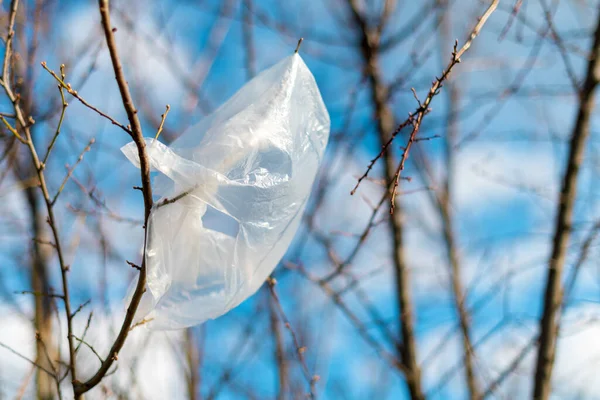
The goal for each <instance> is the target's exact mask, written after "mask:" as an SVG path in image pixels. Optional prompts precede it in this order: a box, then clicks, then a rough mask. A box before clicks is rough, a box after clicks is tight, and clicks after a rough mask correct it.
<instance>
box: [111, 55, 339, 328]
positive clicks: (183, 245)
mask: <svg viewBox="0 0 600 400" xmlns="http://www.w3.org/2000/svg"><path fill="white" fill-rule="evenodd" d="M329 128H330V121H329V114H328V113H327V109H326V108H325V105H324V104H323V100H322V98H321V95H320V93H319V89H318V87H317V85H316V82H315V79H314V77H313V75H312V74H311V72H310V71H309V69H308V68H307V66H306V64H305V63H304V61H303V60H302V58H301V57H300V56H299V55H298V54H294V55H292V56H289V57H287V58H285V59H283V60H282V61H280V62H279V63H277V64H276V65H274V66H272V67H271V68H269V69H267V70H265V71H263V72H262V73H260V74H259V75H257V76H256V77H255V78H254V79H252V80H251V81H250V82H248V83H247V84H246V85H244V86H243V87H242V88H241V89H240V90H239V91H238V92H237V93H236V94H235V95H234V96H233V97H231V98H230V99H229V100H228V101H227V102H226V103H225V104H223V105H222V106H221V107H220V108H218V109H217V110H216V111H215V112H214V113H213V114H212V115H210V116H208V117H206V118H204V119H203V120H202V121H201V122H200V123H199V124H198V125H196V126H193V127H192V128H190V129H188V130H187V131H186V132H184V133H183V134H182V135H181V136H180V137H179V138H178V139H177V140H175V141H174V142H173V143H172V144H171V145H170V146H166V145H164V144H162V143H160V142H159V141H157V140H154V139H146V145H147V153H148V157H149V159H150V163H151V167H152V169H153V170H154V171H158V172H159V174H158V175H157V176H156V177H155V178H154V182H153V188H154V193H155V194H157V195H159V196H160V197H161V199H160V200H158V201H156V202H155V205H154V207H153V209H152V212H151V215H150V220H149V225H148V229H147V237H146V267H147V290H146V292H145V293H144V295H143V297H142V303H141V304H140V307H139V308H138V311H137V313H136V318H135V319H136V321H140V320H142V319H145V320H146V321H149V322H147V323H146V326H147V327H148V328H150V329H153V330H166V329H179V328H184V327H188V326H193V325H197V324H200V323H202V322H204V321H206V320H208V319H214V318H217V317H219V316H221V315H223V314H225V313H226V312H228V311H229V310H231V309H232V308H234V307H236V306H237V305H239V304H240V303H241V302H243V301H244V300H246V299H247V298H248V297H249V296H251V295H252V294H254V293H255V292H256V291H257V290H258V289H259V287H260V286H261V285H262V284H263V283H264V282H265V280H266V278H267V277H268V276H269V275H270V274H271V273H272V272H273V270H274V268H275V267H276V265H277V264H278V263H279V261H280V260H281V258H282V257H283V255H284V253H285V252H286V250H287V248H288V247H289V245H290V243H291V241H292V239H293V237H294V235H295V233H296V231H297V229H298V227H299V225H300V223H301V218H302V214H303V211H304V208H305V205H306V202H307V200H308V197H309V195H310V191H311V188H312V185H313V182H314V179H315V176H316V173H317V170H318V168H319V165H320V163H321V159H322V157H323V153H324V151H325V146H326V144H327V140H328V137H329ZM121 150H122V151H123V153H124V154H125V156H126V157H127V158H128V159H129V160H130V161H131V162H132V163H133V164H134V165H136V166H137V167H139V159H138V152H137V148H136V146H135V144H134V143H133V142H132V143H129V144H127V145H125V146H123V148H122V149H121Z"/></svg>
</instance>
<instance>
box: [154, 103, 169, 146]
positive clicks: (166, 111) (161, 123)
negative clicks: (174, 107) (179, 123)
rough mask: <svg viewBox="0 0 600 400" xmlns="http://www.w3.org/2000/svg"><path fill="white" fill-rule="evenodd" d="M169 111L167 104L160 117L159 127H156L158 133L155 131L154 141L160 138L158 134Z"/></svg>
mask: <svg viewBox="0 0 600 400" xmlns="http://www.w3.org/2000/svg"><path fill="white" fill-rule="evenodd" d="M170 109H171V106H170V105H168V104H167V107H166V110H165V112H164V113H163V114H161V116H160V125H159V126H158V131H156V136H154V140H158V137H159V136H160V134H161V132H162V130H163V126H164V125H165V120H166V119H167V115H169V110H170Z"/></svg>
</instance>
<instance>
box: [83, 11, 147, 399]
mask: <svg viewBox="0 0 600 400" xmlns="http://www.w3.org/2000/svg"><path fill="white" fill-rule="evenodd" d="M98 5H99V9H100V16H101V19H102V29H103V30H104V35H105V37H106V43H107V46H108V50H109V53H110V58H111V62H112V66H113V69H114V72H115V77H116V80H117V84H118V86H119V92H120V93H121V99H122V101H123V107H124V108H125V111H126V113H127V118H128V120H129V124H130V126H131V137H132V138H133V141H134V142H135V144H136V147H137V149H138V157H139V160H140V174H141V181H142V194H143V197H144V226H145V227H147V226H148V218H149V216H150V211H151V209H152V204H153V201H152V187H151V186H150V163H149V160H148V155H147V153H146V144H145V142H144V137H143V134H142V127H141V124H140V120H139V118H138V116H137V110H136V109H135V106H134V103H133V100H132V97H131V94H130V93H129V87H128V85H127V80H126V79H125V75H124V73H123V68H122V66H121V60H120V59H119V54H118V51H117V44H116V40H115V37H114V29H113V28H112V26H111V23H110V10H109V2H108V0H99V1H98ZM144 237H145V236H144ZM145 240H146V239H144V254H143V255H142V265H141V267H140V268H141V269H140V275H139V278H138V282H137V285H136V288H135V291H134V293H133V296H132V299H131V303H130V304H129V307H128V308H127V312H126V314H125V319H124V321H123V324H122V325H121V329H120V330H119V334H118V336H117V338H116V339H115V341H114V343H113V345H112V347H111V349H110V351H109V353H108V354H109V356H108V357H106V359H105V360H104V361H103V362H102V364H101V366H100V368H98V371H97V372H96V373H95V374H94V375H93V376H92V377H91V378H90V379H89V380H87V381H86V382H83V383H81V382H75V383H74V384H73V389H74V391H75V398H77V399H79V398H81V396H82V394H83V393H85V392H87V391H88V390H90V389H91V388H93V387H94V386H96V385H97V384H98V383H100V381H101V380H102V378H103V377H104V376H105V375H106V374H107V373H108V370H109V368H110V367H111V365H112V363H113V362H114V361H116V359H117V355H118V353H119V352H120V351H121V348H122V347H123V345H124V344H125V339H126V338H127V335H128V333H129V331H130V326H131V323H132V322H133V318H134V316H135V312H136V310H137V308H138V306H139V304H140V301H141V299H142V295H143V294H144V290H145V287H146V243H145Z"/></svg>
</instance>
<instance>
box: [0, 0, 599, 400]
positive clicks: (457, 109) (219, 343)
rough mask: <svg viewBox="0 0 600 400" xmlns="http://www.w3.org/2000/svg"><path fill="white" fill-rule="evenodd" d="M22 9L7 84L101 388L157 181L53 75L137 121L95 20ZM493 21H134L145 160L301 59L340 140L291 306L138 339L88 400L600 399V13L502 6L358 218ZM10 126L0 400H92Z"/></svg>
mask: <svg viewBox="0 0 600 400" xmlns="http://www.w3.org/2000/svg"><path fill="white" fill-rule="evenodd" d="M15 3H18V4H17V6H18V7H17V8H14V6H15ZM0 4H1V7H0V32H1V36H2V52H1V53H0V54H1V55H2V60H4V59H5V55H6V52H7V43H8V40H7V38H8V32H9V28H8V27H9V25H10V23H11V20H12V23H14V28H13V29H14V32H15V33H14V36H13V37H12V38H11V39H10V40H11V45H12V49H13V51H12V53H11V54H10V57H9V60H8V62H7V63H6V64H5V65H7V66H8V69H9V70H10V76H7V75H6V73H3V83H4V84H5V85H9V86H11V87H12V91H13V92H14V94H15V95H16V96H17V99H16V103H18V104H19V106H20V107H21V108H22V110H24V113H25V115H27V116H31V117H32V118H33V120H35V123H34V124H33V125H31V122H28V125H29V126H28V127H27V129H29V130H30V132H31V140H32V143H33V144H34V146H35V148H37V149H38V152H39V153H40V155H41V156H40V158H43V156H44V155H45V154H46V151H47V149H48V148H49V147H52V151H51V153H50V156H49V157H48V159H47V160H46V161H45V167H44V171H43V174H44V176H45V179H46V185H47V187H48V190H49V192H50V197H51V198H52V197H53V196H54V194H55V193H59V196H58V197H57V198H56V202H55V203H53V205H52V209H53V212H54V220H55V224H54V226H55V228H56V229H57V231H58V235H59V237H60V239H61V243H62V247H63V248H62V253H63V255H64V264H65V265H68V273H67V275H68V285H69V289H70V300H71V308H72V310H73V311H75V310H78V312H77V314H76V315H75V316H74V317H73V318H72V324H73V333H74V335H75V336H77V337H78V338H80V339H81V340H83V342H79V341H78V342H76V343H77V344H80V347H78V351H77V368H78V375H79V377H80V379H82V377H83V379H85V378H87V377H89V376H91V375H93V374H94V373H95V372H96V370H97V369H98V367H99V366H100V364H101V362H102V360H104V359H105V358H107V357H110V356H109V355H108V351H109V349H110V346H111V344H112V342H113V341H114V339H115V337H116V336H117V333H118V331H119V328H120V327H121V324H122V321H123V318H124V315H125V308H126V302H125V300H124V297H125V295H126V293H127V290H128V288H129V287H130V285H131V282H132V281H135V279H136V278H137V276H138V273H139V272H138V271H137V270H136V269H135V268H132V267H130V266H129V265H128V264H127V263H126V260H129V261H132V262H134V263H137V264H139V263H140V262H141V255H142V248H143V240H144V229H143V221H144V203H143V199H142V195H141V193H140V191H138V190H134V189H133V187H134V186H141V185H140V173H139V170H138V169H136V168H134V167H133V166H132V165H131V164H130V163H129V161H127V160H126V158H125V157H124V156H123V154H122V153H121V152H120V151H119V149H120V147H121V146H123V145H124V144H126V143H128V142H129V141H130V140H131V138H130V137H129V135H128V134H127V133H126V132H124V131H123V130H122V129H120V128H119V127H118V126H116V125H114V124H112V123H111V122H110V121H109V120H108V119H106V118H103V117H102V116H101V115H99V114H98V113H97V112H95V111H93V110H91V109H90V108H88V107H86V106H84V105H83V104H82V103H81V102H79V101H78V100H77V99H75V98H74V97H73V96H71V95H70V94H69V93H67V92H66V89H63V90H62V95H64V96H65V101H66V102H67V103H68V107H66V108H65V107H63V100H62V98H61V91H60V90H59V89H58V88H57V81H56V80H55V79H54V78H53V77H52V76H51V75H50V73H48V72H47V71H46V70H44V68H43V67H42V66H41V65H40V63H41V62H42V61H45V62H46V63H47V67H48V68H49V69H50V70H53V71H55V72H56V74H58V75H60V65H61V64H64V65H65V67H64V73H65V76H66V77H65V78H64V81H65V82H68V83H70V85H71V87H72V88H73V89H74V90H76V91H77V93H78V94H79V96H80V97H81V98H83V99H85V101H87V102H88V103H89V104H90V105H92V106H94V107H96V108H97V109H98V110H101V111H102V112H103V113H105V114H107V115H109V116H110V117H112V118H113V119H114V120H116V121H118V122H119V123H122V124H124V125H128V123H129V122H128V117H127V114H126V112H125V109H124V106H123V102H122V100H121V96H120V94H119V89H118V86H117V83H116V81H115V74H114V71H113V66H112V64H111V59H110V57H109V52H108V49H107V46H106V40H105V33H104V32H103V30H102V25H101V23H100V12H99V8H98V4H97V3H96V2H93V1H56V0H21V1H20V2H16V1H14V0H13V1H12V2H11V1H7V0H5V1H2V2H0ZM490 4H492V1H490V0H486V1H483V0H481V1H478V0H422V1H402V0H377V1H375V0H373V1H370V0H348V1H345V0H300V1H292V2H281V1H277V0H223V1H205V0H198V1H175V0H170V1H123V0H121V1H113V2H112V3H111V9H110V13H111V17H112V26H113V27H114V28H115V29H116V30H114V32H113V33H114V36H115V38H116V42H117V47H118V50H119V53H120V56H121V62H122V65H123V72H124V74H125V76H126V78H127V81H128V83H129V87H130V90H131V93H132V97H133V101H134V104H135V106H136V108H137V110H138V117H139V119H140V121H141V126H142V129H143V132H144V136H149V137H153V136H154V135H155V134H156V131H157V129H158V127H159V125H160V123H161V114H163V113H164V112H165V107H166V105H167V104H168V105H170V112H169V114H168V116H167V118H166V121H165V123H164V130H163V132H162V134H161V136H160V138H161V139H160V140H161V141H163V142H164V143H167V144H168V143H169V142H171V141H172V140H174V139H175V138H177V136H178V135H179V134H181V133H182V132H183V131H184V130H186V129H187V128H188V127H190V126H193V125H194V124H195V123H196V122H198V121H200V120H202V119H203V118H204V117H205V116H206V115H208V114H210V113H211V111H213V110H214V109H215V108H217V107H218V106H219V105H220V104H222V103H223V102H224V101H225V100H227V99H228V98H229V97H230V96H231V95H233V94H234V93H235V92H236V91H237V90H238V89H239V88H240V87H241V86H242V85H243V84H244V83H245V82H247V81H248V80H249V79H251V78H252V77H253V76H254V75H255V74H257V73H259V72H260V71H262V70H264V69H266V68H268V67H269V66H271V65H273V64H275V63H276V62H278V61H279V60H281V59H282V58H284V57H286V56H288V55H290V54H292V52H293V51H294V49H295V48H296V44H297V42H298V39H299V38H300V37H303V38H304V42H303V44H302V46H301V47H300V55H301V56H302V58H303V59H304V61H305V62H306V64H307V65H308V67H309V68H310V70H311V71H312V73H313V74H314V76H315V79H316V81H317V84H318V86H319V88H320V90H321V94H322V96H323V99H324V101H325V104H326V106H327V108H328V110H329V113H330V116H331V136H330V142H329V145H328V148H327V153H326V157H325V159H324V162H323V165H322V166H321V170H320V172H319V175H318V177H317V180H316V182H315V185H314V188H313V194H312V197H311V200H310V203H309V205H308V207H307V211H306V214H305V217H304V220H303V224H302V226H301V228H300V230H299V231H298V233H297V235H296V238H295V240H294V242H293V244H292V246H291V247H290V249H289V251H288V253H287V254H286V256H285V257H284V259H283V260H282V262H281V263H280V265H279V266H278V267H277V269H276V270H275V272H274V274H273V276H274V278H275V279H276V281H277V284H276V285H275V286H274V287H273V290H274V292H275V293H276V296H274V295H273V293H271V291H270V290H269V287H268V285H266V284H265V285H263V288H261V289H260V290H259V291H258V292H257V293H256V294H255V295H254V296H253V297H251V298H250V299H249V300H247V301H246V302H244V303H243V304H242V305H240V306H239V307H237V308H235V309H234V310H232V311H230V312H229V313H228V314H226V315H224V316H223V317H220V318H218V319H217V320H213V321H208V322H207V323H205V324H203V325H201V326H197V327H193V328H189V329H187V330H183V331H173V332H167V333H165V332H149V331H148V330H146V329H145V328H144V327H143V326H142V327H136V328H134V329H133V330H132V331H131V333H130V335H129V336H128V338H127V341H126V343H125V345H124V347H123V350H122V351H121V352H120V353H119V355H118V360H117V361H115V363H114V364H113V366H112V367H111V368H110V370H109V372H108V376H106V377H105V378H104V379H103V380H102V381H101V382H100V383H99V384H98V385H97V386H96V387H94V388H93V389H92V390H91V391H89V392H88V393H86V398H88V399H101V398H111V399H113V398H114V399H246V398H247V399H300V398H310V397H311V396H312V397H314V398H322V399H409V398H410V399H422V398H430V399H463V398H471V399H479V398H501V399H502V398H506V399H518V398H529V397H531V396H532V393H534V388H535V391H536V393H538V394H539V393H540V392H539V390H541V388H543V387H547V388H548V390H547V392H546V394H543V395H540V396H538V398H544V399H546V398H555V399H576V398H577V399H597V398H600V381H599V380H598V379H597V376H598V374H597V370H598V367H599V366H600V339H599V338H600V320H599V318H600V306H599V304H598V302H599V300H600V268H599V267H600V264H599V260H600V258H599V255H600V251H599V250H600V247H599V244H600V241H599V240H597V238H596V235H597V233H598V230H599V229H600V207H599V206H600V202H599V201H600V185H598V182H599V180H598V174H599V173H600V158H599V153H598V144H599V139H600V136H599V135H600V131H598V130H597V129H598V128H600V125H599V122H600V121H599V120H598V117H597V113H596V112H595V110H596V108H595V105H594V92H595V90H594V89H595V86H596V84H597V80H598V78H599V77H600V76H599V75H600V68H596V67H595V60H596V58H597V56H598V53H599V52H600V38H597V36H599V34H598V33H597V32H596V30H597V25H598V23H599V18H600V14H599V5H600V3H598V2H597V1H591V0H562V1H559V0H505V1H501V2H499V4H498V5H497V9H496V10H495V11H494V13H493V14H492V15H491V16H490V18H489V20H487V21H486V23H485V25H484V26H483V27H482V29H481V32H480V33H479V36H477V37H476V38H475V39H474V40H473V42H472V46H471V47H470V48H469V49H468V51H466V53H465V54H464V55H463V56H462V57H461V63H460V64H457V65H453V66H452V73H451V74H450V76H449V77H448V79H447V80H444V82H443V84H442V87H441V89H440V91H439V93H438V92H435V96H433V97H432V98H430V100H431V103H430V104H429V107H430V110H429V111H427V112H421V117H422V122H421V123H420V126H418V131H416V136H415V138H416V140H415V141H414V142H412V143H411V147H410V152H409V153H407V152H406V148H407V144H408V141H409V137H410V135H411V133H412V132H414V130H415V127H416V126H417V125H415V123H414V120H412V121H413V122H412V124H411V123H408V124H406V126H405V128H404V129H402V130H400V131H399V133H398V134H397V135H396V136H395V139H394V140H393V142H392V143H391V145H390V146H389V147H388V148H387V149H388V150H387V151H384V152H383V153H382V154H381V157H380V158H379V159H378V160H377V161H376V162H375V163H374V165H373V168H372V170H371V171H370V172H369V175H368V178H366V179H364V180H362V182H361V183H360V186H359V187H358V189H357V190H356V192H355V193H354V194H353V195H351V194H350V193H351V191H352V190H353V188H354V187H355V185H356V183H357V180H358V178H359V177H361V176H362V175H363V174H364V173H365V172H366V171H367V168H368V167H369V165H370V162H371V160H373V159H374V158H376V157H377V155H378V154H380V152H382V144H384V143H386V142H387V141H388V140H389V138H390V135H391V134H392V132H394V131H395V130H396V128H397V127H398V126H399V125H400V124H401V123H402V122H403V121H406V120H407V118H409V115H413V117H414V116H415V115H419V110H420V109H419V103H418V101H420V102H421V103H422V102H424V101H425V99H426V98H427V97H428V94H429V93H430V89H431V88H432V85H433V84H434V83H435V82H436V80H437V79H438V78H440V77H442V76H443V72H444V71H445V70H446V69H447V67H448V65H449V63H450V62H451V60H452V57H453V55H452V52H453V47H454V43H455V40H457V41H458V48H459V49H460V48H461V46H462V45H463V44H464V43H465V41H467V40H468V39H469V35H470V34H471V32H472V30H473V28H474V27H475V25H476V24H477V22H478V21H479V18H480V17H481V16H482V15H484V13H485V11H486V10H487V9H488V7H490ZM11 17H13V18H11ZM596 41H598V43H596ZM597 70H598V71H597ZM4 71H5V72H6V69H5V70H4ZM7 78H10V79H7ZM417 99H418V100H417ZM63 110H64V115H63ZM415 113H416V114H415ZM0 115H2V117H3V119H4V121H6V122H4V121H3V124H1V125H0V166H1V167H0V204H1V207H0V238H1V240H0V263H1V264H0V265H1V267H0V398H2V399H13V398H23V399H30V398H43V399H53V398H58V396H59V394H58V389H60V392H61V395H62V396H63V397H65V398H71V397H72V396H73V389H72V387H71V382H70V381H71V378H70V377H69V376H68V371H69V370H68V368H67V367H68V365H69V362H70V361H69V353H68V349H67V339H66V337H67V336H66V335H67V321H66V317H65V313H64V304H63V301H62V299H61V298H60V297H57V296H49V295H48V294H52V293H54V294H57V293H63V286H62V281H61V266H60V263H59V260H58V258H57V253H56V249H55V245H54V244H53V243H55V241H54V236H53V232H52V230H51V229H50V226H49V224H48V223H47V216H48V210H47V204H46V202H45V201H44V198H43V195H42V191H41V190H40V182H39V179H38V175H37V171H36V168H35V167H34V164H33V163H32V159H31V154H30V149H29V148H28V146H27V145H26V144H23V143H21V141H20V140H18V138H17V137H16V136H15V135H14V134H13V132H11V129H9V127H16V128H15V129H16V130H17V132H20V134H21V136H22V137H23V136H24V132H25V128H24V127H23V126H21V125H20V124H18V121H17V120H16V119H17V118H16V115H15V107H14V104H13V102H12V101H11V99H10V96H7V95H6V93H5V91H4V90H2V91H0ZM58 127H60V132H59V134H58V130H59V129H58ZM25 139H26V138H25ZM92 139H93V140H94V142H93V143H91V141H92ZM90 143H91V144H90ZM88 146H89V147H88ZM403 159H405V169H404V170H403V171H402V173H401V176H400V179H399V180H398V182H399V184H398V187H397V195H396V198H395V207H394V213H393V214H390V204H391V203H390V198H389V197H390V196H389V190H388V189H387V188H388V187H389V184H390V183H392V184H393V181H394V180H395V178H394V177H395V174H396V169H397V167H398V165H399V163H400V161H401V160H403ZM561 192H562V196H561ZM282 311H283V312H282ZM294 339H295V340H294ZM553 348H556V354H555V356H554V355H552V351H550V353H543V351H544V349H546V350H547V349H550V350H551V349H553ZM547 354H551V356H548V357H547V356H545V355H547ZM34 363H35V364H34ZM540 363H542V364H543V365H542V364H540ZM544 363H545V364H544ZM550 365H553V369H552V374H551V375H550V374H546V375H544V374H540V370H543V368H548V366H550ZM544 366H545V367H544ZM38 367H43V368H44V369H45V370H46V372H44V371H43V370H41V369H40V368H38ZM536 371H537V373H536ZM57 382H58V383H57ZM548 393H549V394H548ZM548 396H549V397H548Z"/></svg>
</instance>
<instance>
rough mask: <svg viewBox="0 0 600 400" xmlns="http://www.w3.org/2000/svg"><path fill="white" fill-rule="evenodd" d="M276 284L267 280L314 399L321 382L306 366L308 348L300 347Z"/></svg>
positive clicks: (271, 279)
mask: <svg viewBox="0 0 600 400" xmlns="http://www.w3.org/2000/svg"><path fill="white" fill-rule="evenodd" d="M276 283H277V281H276V280H275V279H273V278H271V277H269V278H267V284H268V286H269V290H270V292H271V296H272V297H273V301H274V302H275V305H276V307H277V312H278V313H279V316H280V318H281V319H282V321H283V323H284V325H285V327H286V328H287V329H288V330H289V331H290V335H291V336H292V340H293V341H294V346H295V347H296V354H297V355H298V360H299V361H300V364H301V365H302V371H303V372H304V376H305V377H306V379H307V380H308V383H309V386H310V393H309V395H310V398H311V399H314V398H315V396H316V388H315V385H316V383H317V381H318V380H319V376H318V375H311V373H310V370H309V369H308V365H307V364H306V359H305V357H304V353H305V352H306V347H305V346H301V345H300V341H299V340H298V336H297V335H296V332H295V331H294V329H293V328H292V325H291V323H290V321H289V319H288V318H287V316H286V315H285V311H283V307H282V305H281V302H280V301H279V296H278V295H277V292H276V291H275V284H276Z"/></svg>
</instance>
